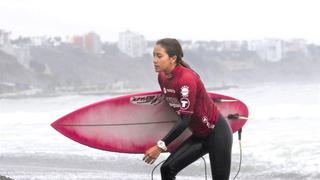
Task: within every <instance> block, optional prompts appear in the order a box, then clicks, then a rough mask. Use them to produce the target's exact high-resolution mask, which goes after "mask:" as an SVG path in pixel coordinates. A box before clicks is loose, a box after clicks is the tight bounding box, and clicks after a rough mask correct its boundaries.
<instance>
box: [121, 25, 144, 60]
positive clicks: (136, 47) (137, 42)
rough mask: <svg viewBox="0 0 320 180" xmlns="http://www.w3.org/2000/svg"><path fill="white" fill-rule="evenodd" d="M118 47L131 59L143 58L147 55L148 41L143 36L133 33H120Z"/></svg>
mask: <svg viewBox="0 0 320 180" xmlns="http://www.w3.org/2000/svg"><path fill="white" fill-rule="evenodd" d="M118 47H119V49H120V51H121V52H123V53H125V54H127V55H129V56H131V57H141V56H142V55H143V54H145V53H146V49H147V41H146V39H145V38H144V36H143V35H141V34H139V33H135V32H131V31H126V32H121V33H119V41H118Z"/></svg>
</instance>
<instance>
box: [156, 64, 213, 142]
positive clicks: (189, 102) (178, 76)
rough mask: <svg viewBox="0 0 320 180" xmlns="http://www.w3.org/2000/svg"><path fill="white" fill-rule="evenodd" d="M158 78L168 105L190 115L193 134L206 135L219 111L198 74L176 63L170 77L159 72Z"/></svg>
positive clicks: (190, 127)
mask: <svg viewBox="0 0 320 180" xmlns="http://www.w3.org/2000/svg"><path fill="white" fill-rule="evenodd" d="M158 80H159V84H160V87H161V91H162V93H163V94H164V96H165V100H166V101H167V102H168V104H169V106H170V107H172V108H173V109H174V110H175V112H176V113H177V114H178V115H180V114H189V115H191V122H190V124H189V129H190V130H191V131H192V132H193V134H195V135H196V136H199V137H205V136H207V135H208V134H209V133H210V132H211V129H212V128H214V125H215V124H216V122H217V120H218V114H219V112H218V109H217V107H216V105H215V104H214V103H213V101H212V99H211V98H210V97H209V95H208V94H207V92H206V89H205V87H204V85H203V83H202V81H201V80H200V78H199V77H198V75H197V74H196V73H195V72H194V71H193V70H191V69H188V68H185V67H183V66H181V65H178V66H176V67H175V68H174V69H173V71H172V72H171V75H170V77H167V76H166V74H165V73H164V72H160V73H159V74H158Z"/></svg>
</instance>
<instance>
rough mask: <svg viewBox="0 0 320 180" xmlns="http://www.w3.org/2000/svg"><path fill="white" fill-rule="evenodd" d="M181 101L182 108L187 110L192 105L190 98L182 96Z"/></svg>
mask: <svg viewBox="0 0 320 180" xmlns="http://www.w3.org/2000/svg"><path fill="white" fill-rule="evenodd" d="M180 102H181V109H183V110H186V109H188V108H189V106H190V101H189V99H188V98H181V99H180Z"/></svg>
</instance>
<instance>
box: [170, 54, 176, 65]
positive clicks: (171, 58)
mask: <svg viewBox="0 0 320 180" xmlns="http://www.w3.org/2000/svg"><path fill="white" fill-rule="evenodd" d="M176 62H177V56H172V57H170V64H175V63H176Z"/></svg>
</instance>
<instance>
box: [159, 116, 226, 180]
mask: <svg viewBox="0 0 320 180" xmlns="http://www.w3.org/2000/svg"><path fill="white" fill-rule="evenodd" d="M185 120H187V119H186V118H182V119H181V123H178V124H177V125H176V126H175V127H174V129H173V130H172V131H171V132H170V133H169V134H168V135H167V136H166V137H165V138H164V139H163V141H164V142H166V143H168V144H169V142H170V141H168V139H167V138H168V137H169V138H171V140H172V139H173V138H174V137H175V136H178V135H179V134H180V133H179V132H181V131H183V129H186V128H187V126H186V125H185V124H186V123H182V121H185ZM169 140H170V139H169ZM231 150H232V132H231V129H230V126H229V124H228V123H227V122H226V120H225V119H224V118H223V117H222V116H219V120H218V122H217V123H216V125H215V127H214V129H212V132H211V133H210V134H209V135H208V136H207V137H205V138H200V137H197V136H195V135H191V136H190V137H189V138H188V139H187V140H186V141H185V142H183V143H182V144H181V145H180V146H179V147H178V148H177V149H176V150H175V151H173V152H172V153H171V154H170V156H169V157H168V159H167V160H166V161H165V162H164V163H163V164H162V166H161V177H162V180H174V179H175V176H176V175H177V174H178V172H179V171H181V170H182V169H184V168H185V167H186V166H188V165H189V164H191V163H192V162H194V161H196V160H197V159H199V158H200V157H202V156H203V155H205V154H207V153H209V157H210V164H211V173H212V179H215V180H226V179H229V175H230V166H231Z"/></svg>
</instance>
